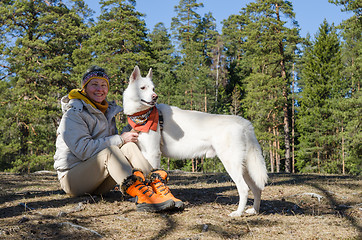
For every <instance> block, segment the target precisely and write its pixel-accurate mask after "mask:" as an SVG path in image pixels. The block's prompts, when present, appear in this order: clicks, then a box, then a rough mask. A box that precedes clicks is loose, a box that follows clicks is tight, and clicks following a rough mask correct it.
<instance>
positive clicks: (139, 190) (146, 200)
mask: <svg viewBox="0 0 362 240" xmlns="http://www.w3.org/2000/svg"><path fill="white" fill-rule="evenodd" d="M122 191H123V192H124V193H127V194H129V195H130V196H132V197H136V208H137V211H145V212H159V211H165V210H170V209H173V208H174V206H175V202H174V201H173V200H172V199H169V198H166V197H164V196H160V195H158V194H156V193H155V192H154V191H153V189H152V187H151V186H148V185H146V184H145V177H144V175H143V173H142V171H140V170H133V174H132V175H131V176H129V177H127V178H126V179H125V180H124V182H123V184H122Z"/></svg>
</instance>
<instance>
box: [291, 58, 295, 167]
mask: <svg viewBox="0 0 362 240" xmlns="http://www.w3.org/2000/svg"><path fill="white" fill-rule="evenodd" d="M294 81H295V71H294V63H293V80H292V173H295V166H294V165H295V152H294V150H295V149H294V145H295V142H294V140H295V132H294V130H295V129H294V128H295V126H294V121H295V119H294V118H295V114H294V111H295V108H294V101H295V99H294Z"/></svg>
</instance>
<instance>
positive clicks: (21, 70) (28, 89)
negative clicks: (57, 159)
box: [0, 0, 86, 171]
mask: <svg viewBox="0 0 362 240" xmlns="http://www.w3.org/2000/svg"><path fill="white" fill-rule="evenodd" d="M82 2H83V1H76V2H71V4H70V6H71V7H72V8H71V9H70V8H68V7H67V6H66V5H64V4H62V3H61V2H59V1H55V0H53V1H50V0H49V1H46V2H44V1H39V0H32V1H25V0H17V1H2V2H1V3H0V12H1V16H0V23H1V27H0V28H1V29H2V30H3V31H4V32H5V33H6V34H5V37H3V38H2V39H1V40H2V41H3V42H2V43H3V44H4V45H3V47H4V48H3V49H4V50H3V52H2V56H3V59H2V60H3V61H4V65H3V67H4V68H5V69H6V70H5V71H4V72H5V73H6V76H5V77H4V78H3V79H2V81H5V82H6V85H7V84H8V85H9V86H7V87H8V89H7V91H5V92H6V93H7V94H5V96H2V100H1V102H2V105H1V108H2V111H3V112H4V115H5V116H6V119H7V121H5V122H2V124H8V125H7V126H6V127H5V128H4V126H2V128H3V130H4V131H3V133H2V139H1V142H2V144H4V143H5V144H7V145H9V148H7V149H6V151H5V152H2V153H1V157H0V158H1V159H6V160H5V161H7V163H6V166H7V167H9V166H10V165H11V167H10V168H13V170H16V171H31V170H34V169H42V168H47V167H48V168H49V166H51V165H52V162H53V160H52V155H53V153H54V151H55V149H54V142H55V130H56V128H57V124H58V121H59V117H60V115H61V111H60V109H59V105H58V101H59V98H60V97H61V96H62V94H63V93H64V89H66V88H71V87H72V86H74V85H75V84H74V82H73V81H72V79H71V77H70V74H71V71H72V68H73V67H74V63H73V61H72V52H73V51H74V49H76V48H78V47H79V46H80V44H81V42H82V40H83V36H84V33H85V29H86V26H85V24H84V21H83V19H82V18H81V15H82V14H81V13H79V12H77V10H78V9H79V8H78V7H79V5H81V3H82ZM83 5H84V3H83ZM85 10H86V8H83V12H84V13H85V12H86V11H85ZM6 40H9V41H6ZM2 87H3V86H2ZM9 161H11V164H10V165H9V164H8V162H9Z"/></svg>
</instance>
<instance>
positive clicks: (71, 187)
mask: <svg viewBox="0 0 362 240" xmlns="http://www.w3.org/2000/svg"><path fill="white" fill-rule="evenodd" d="M108 91H109V77H108V76H107V74H106V72H105V70H104V69H103V68H100V67H97V66H93V67H91V68H90V69H88V70H87V72H86V73H85V74H84V75H83V79H82V89H73V90H71V91H70V93H69V95H68V96H65V97H63V98H62V99H61V104H62V110H63V117H62V119H61V121H60V124H59V128H58V130H57V141H56V152H55V155H54V160H55V162H54V168H55V169H56V170H57V172H58V178H59V181H60V185H61V187H62V189H63V190H64V191H65V192H66V193H67V194H69V195H71V196H80V195H84V194H87V193H88V194H103V193H106V192H108V191H110V190H111V189H113V188H114V186H115V185H116V184H119V185H121V188H122V190H123V192H124V193H127V194H129V195H131V196H132V197H137V198H136V199H137V200H136V205H137V210H139V211H162V210H168V209H172V208H174V207H175V205H176V207H177V208H183V206H184V205H183V203H182V201H180V200H179V199H176V198H175V197H173V195H172V194H171V193H170V191H169V189H168V187H167V186H166V185H165V184H166V180H167V173H166V172H165V171H163V170H152V167H151V165H150V164H149V162H148V161H147V160H146V159H145V158H144V157H143V155H142V154H141V152H140V150H139V149H138V147H137V145H136V144H135V142H137V137H138V133H136V132H125V133H122V134H121V135H119V134H118V131H117V128H116V123H115V115H116V114H118V113H119V112H121V111H122V108H121V107H120V106H118V105H116V104H115V103H114V102H108V101H107V100H106V98H107V94H108ZM143 173H145V174H149V176H150V178H151V179H150V181H147V182H150V183H149V184H148V183H146V180H145V177H144V174H143Z"/></svg>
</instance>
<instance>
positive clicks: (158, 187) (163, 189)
mask: <svg viewBox="0 0 362 240" xmlns="http://www.w3.org/2000/svg"><path fill="white" fill-rule="evenodd" d="M149 179H150V185H151V187H152V189H153V191H154V192H155V193H157V194H158V195H161V196H165V197H166V198H167V199H170V200H173V201H174V202H175V208H177V209H178V210H183V209H184V208H185V204H184V203H183V202H182V201H181V200H180V199H177V198H175V197H174V196H173V195H172V193H171V191H170V189H169V188H168V186H166V184H167V182H168V174H167V172H166V171H164V170H162V169H156V170H153V171H152V172H151V173H150V174H149Z"/></svg>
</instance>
